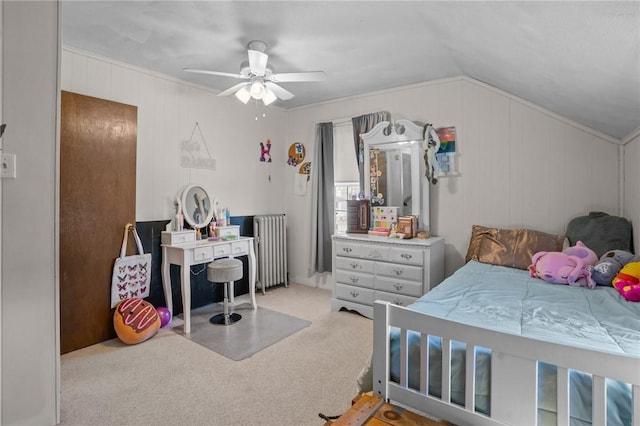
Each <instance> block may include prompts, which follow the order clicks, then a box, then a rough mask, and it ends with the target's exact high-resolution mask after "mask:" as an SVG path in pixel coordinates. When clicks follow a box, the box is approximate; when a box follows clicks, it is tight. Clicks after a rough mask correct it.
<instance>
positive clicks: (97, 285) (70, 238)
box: [60, 91, 137, 353]
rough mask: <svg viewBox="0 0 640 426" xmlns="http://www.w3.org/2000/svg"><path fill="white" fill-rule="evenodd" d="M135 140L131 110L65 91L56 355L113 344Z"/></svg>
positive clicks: (131, 203)
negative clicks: (116, 275) (114, 298)
mask: <svg viewBox="0 0 640 426" xmlns="http://www.w3.org/2000/svg"><path fill="white" fill-rule="evenodd" d="M136 135H137V108H136V107H133V106H130V105H124V104H120V103H116V102H110V101H105V100H103V99H97V98H92V97H89V96H83V95H78V94H75V93H70V92H64V91H63V92H62V106H61V128H60V348H61V353H67V352H70V351H73V350H76V349H79V348H82V347H85V346H89V345H92V344H95V343H99V342H102V341H104V340H108V339H111V338H113V337H116V334H115V331H114V329H113V310H112V309H111V272H112V268H113V262H114V260H115V258H116V257H118V256H119V252H120V246H121V244H122V235H123V232H124V226H125V224H127V223H135V206H136ZM134 248H135V245H134V242H133V241H132V238H130V239H129V241H128V250H127V251H128V253H133V249H134Z"/></svg>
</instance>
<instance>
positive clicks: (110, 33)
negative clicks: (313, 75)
mask: <svg viewBox="0 0 640 426" xmlns="http://www.w3.org/2000/svg"><path fill="white" fill-rule="evenodd" d="M62 28H63V32H62V40H63V45H64V46H68V47H72V48H76V49H81V50H84V51H88V52H93V53H95V54H98V55H101V56H106V57H109V58H113V59H116V60H118V61H122V62H126V63H129V64H132V65H136V66H139V67H143V68H146V69H149V70H153V71H157V72H160V73H163V74H166V75H169V76H172V77H175V78H179V79H182V80H185V81H190V82H193V83H196V84H199V85H203V86H208V87H211V88H213V89H215V90H216V91H222V90H225V89H227V88H229V87H231V86H233V85H234V84H236V83H238V80H237V79H234V78H230V77H223V76H211V75H203V74H192V73H187V72H184V71H183V70H182V69H183V68H185V67H189V68H203V69H210V70H215V71H222V72H227V73H238V72H239V71H240V64H241V62H243V61H246V60H247V52H246V45H247V43H248V42H249V41H250V40H256V39H257V40H262V41H264V42H266V43H267V44H268V48H267V50H266V53H267V54H268V55H269V66H271V67H273V68H274V72H276V73H277V72H299V71H317V70H322V71H324V72H326V74H327V79H326V80H325V81H322V82H304V83H303V82H294V83H282V84H281V86H282V87H284V88H286V89H287V90H289V91H291V92H292V93H294V94H295V97H294V98H292V99H290V100H287V101H283V100H278V101H277V102H276V103H275V104H274V105H276V106H279V107H282V108H285V109H289V108H295V107H299V106H302V105H309V104H314V103H318V102H322V101H327V100H332V99H338V98H343V97H347V96H353V95H359V94H363V93H369V92H373V91H377V90H382V89H387V88H393V87H398V86H403V85H407V84H413V83H418V82H423V81H430V80H436V79H441V78H447V77H455V76H460V75H466V76H469V77H472V78H474V79H477V80H480V81H483V82H485V83H488V84H490V85H492V86H494V87H497V88H499V89H502V90H504V91H506V92H509V93H512V94H514V95H516V96H519V97H521V98H524V99H526V100H528V101H531V102H533V103H535V104H537V105H539V106H542V107H544V108H546V109H548V110H550V111H552V112H555V113H557V114H560V115H562V116H565V117H567V118H570V119H572V120H574V121H576V122H578V123H581V124H583V125H585V126H588V127H590V128H593V129H595V130H597V131H600V132H602V133H604V134H607V135H610V136H612V137H614V138H617V139H623V138H624V137H625V136H628V135H630V134H631V133H632V132H633V131H634V130H635V129H637V128H639V127H640V2H638V1H605V2H594V1H584V2H580V1H558V2H547V1H518V2H484V1H470V2H458V1H442V2H436V1H418V2H405V1H355V2H350V1H318V2H315V1H254V2H249V1H200V2H199V1H124V2H116V1H86V2H85V1H64V2H63V9H62Z"/></svg>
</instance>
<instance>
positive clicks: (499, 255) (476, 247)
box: [466, 225, 564, 269]
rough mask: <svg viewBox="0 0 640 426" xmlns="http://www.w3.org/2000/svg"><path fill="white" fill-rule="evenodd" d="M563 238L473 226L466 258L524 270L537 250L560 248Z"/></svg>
mask: <svg viewBox="0 0 640 426" xmlns="http://www.w3.org/2000/svg"><path fill="white" fill-rule="evenodd" d="M563 242H564V237H563V236H562V235H554V234H547V233H545V232H540V231H533V230H531V229H500V228H487V227H484V226H480V225H473V228H472V231H471V241H470V242H469V249H468V250H467V256H466V261H467V262H468V261H470V260H476V261H478V262H482V263H490V264H492V265H499V266H508V267H510V268H518V269H527V268H528V267H529V265H531V258H532V257H533V255H534V254H535V253H537V252H539V251H562V244H563Z"/></svg>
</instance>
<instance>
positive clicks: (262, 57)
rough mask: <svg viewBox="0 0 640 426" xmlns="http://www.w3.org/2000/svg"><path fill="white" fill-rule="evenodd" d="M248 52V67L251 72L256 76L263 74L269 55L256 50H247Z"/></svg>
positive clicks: (265, 70)
mask: <svg viewBox="0 0 640 426" xmlns="http://www.w3.org/2000/svg"><path fill="white" fill-rule="evenodd" d="M247 52H248V54H249V69H250V70H251V73H252V74H254V75H257V76H263V75H264V73H265V72H267V61H268V60H269V55H267V54H266V53H264V52H260V51H258V50H251V49H249V50H248V51H247Z"/></svg>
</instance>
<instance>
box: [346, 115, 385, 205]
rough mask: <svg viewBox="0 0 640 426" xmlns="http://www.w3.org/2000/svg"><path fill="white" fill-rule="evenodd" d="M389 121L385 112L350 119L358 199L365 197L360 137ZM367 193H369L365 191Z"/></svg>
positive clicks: (362, 152)
mask: <svg viewBox="0 0 640 426" xmlns="http://www.w3.org/2000/svg"><path fill="white" fill-rule="evenodd" d="M390 120H391V114H390V113H389V112H387V111H380V112H373V113H371V114H365V115H361V116H360V117H353V118H352V119H351V123H353V142H354V147H355V149H356V160H357V161H358V174H359V175H360V198H364V197H366V193H365V183H364V176H365V173H364V170H362V169H363V165H364V141H363V140H362V138H361V137H360V135H361V134H363V133H367V132H368V131H369V130H371V129H373V128H374V127H375V125H376V124H378V123H379V122H381V121H390ZM367 192H369V191H368V190H367Z"/></svg>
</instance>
